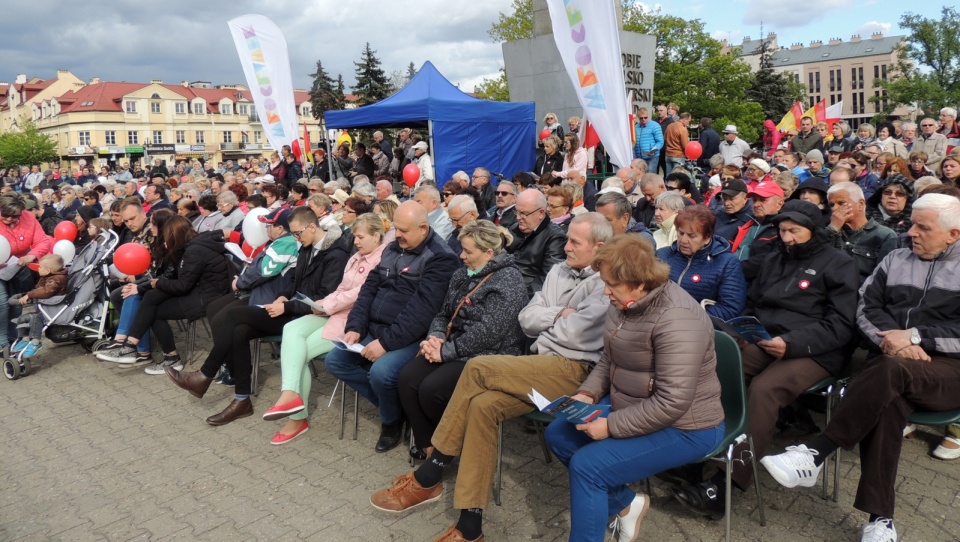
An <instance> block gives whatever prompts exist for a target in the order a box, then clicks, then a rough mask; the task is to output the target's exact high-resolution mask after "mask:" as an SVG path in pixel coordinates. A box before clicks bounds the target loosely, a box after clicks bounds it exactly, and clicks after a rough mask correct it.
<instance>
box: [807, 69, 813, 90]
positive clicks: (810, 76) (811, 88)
mask: <svg viewBox="0 0 960 542" xmlns="http://www.w3.org/2000/svg"><path fill="white" fill-rule="evenodd" d="M807 79H808V82H809V83H810V85H809V89H808V90H807V92H809V93H810V94H813V72H810V73H808V74H807Z"/></svg>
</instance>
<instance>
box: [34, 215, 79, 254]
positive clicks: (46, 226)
mask: <svg viewBox="0 0 960 542" xmlns="http://www.w3.org/2000/svg"><path fill="white" fill-rule="evenodd" d="M37 220H38V221H39V222H40V227H42V228H43V233H45V234H47V235H49V236H50V237H53V234H54V230H56V229H57V224H59V223H61V222H63V217H61V216H60V213H58V212H57V210H56V209H54V208H53V207H52V206H50V205H44V207H43V214H42V215H40V218H38V219H37ZM78 253H79V251H78Z"/></svg>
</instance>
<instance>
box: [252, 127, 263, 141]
mask: <svg viewBox="0 0 960 542" xmlns="http://www.w3.org/2000/svg"><path fill="white" fill-rule="evenodd" d="M253 142H254V143H263V132H261V131H260V130H257V131H255V132H253Z"/></svg>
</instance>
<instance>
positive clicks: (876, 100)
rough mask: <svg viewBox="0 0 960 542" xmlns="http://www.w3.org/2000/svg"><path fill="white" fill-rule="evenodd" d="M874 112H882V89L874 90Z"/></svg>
mask: <svg viewBox="0 0 960 542" xmlns="http://www.w3.org/2000/svg"><path fill="white" fill-rule="evenodd" d="M873 112H874V113H879V112H880V91H879V90H875V91H873Z"/></svg>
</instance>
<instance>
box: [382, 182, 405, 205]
mask: <svg viewBox="0 0 960 542" xmlns="http://www.w3.org/2000/svg"><path fill="white" fill-rule="evenodd" d="M376 188H377V201H384V200H390V201H394V202H396V203H397V205H399V204H400V200H399V199H398V198H397V196H396V194H394V193H393V183H391V182H390V181H388V180H386V179H380V180H379V181H377V186H376Z"/></svg>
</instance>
